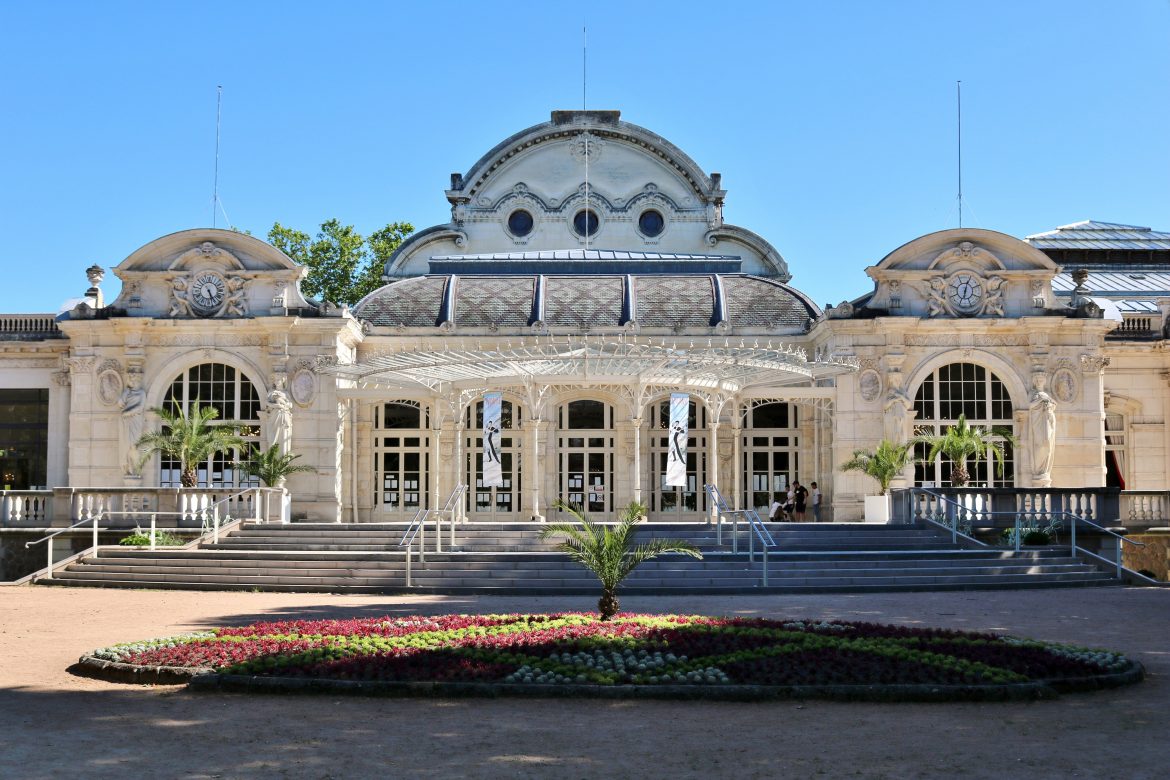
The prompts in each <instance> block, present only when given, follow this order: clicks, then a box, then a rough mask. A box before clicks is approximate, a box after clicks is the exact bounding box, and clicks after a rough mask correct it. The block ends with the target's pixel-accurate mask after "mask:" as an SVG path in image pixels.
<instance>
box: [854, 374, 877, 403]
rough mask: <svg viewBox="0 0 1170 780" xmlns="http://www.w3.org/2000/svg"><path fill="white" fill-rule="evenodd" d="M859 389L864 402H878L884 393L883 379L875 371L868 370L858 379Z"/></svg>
mask: <svg viewBox="0 0 1170 780" xmlns="http://www.w3.org/2000/svg"><path fill="white" fill-rule="evenodd" d="M857 387H858V392H860V393H861V397H862V399H863V400H865V401H876V400H877V397H878V396H879V395H881V393H882V377H881V375H880V374H879V373H878V372H877V371H875V370H874V369H872V368H867V369H865V370H864V371H862V372H861V375H860V376H859V377H858V378H857Z"/></svg>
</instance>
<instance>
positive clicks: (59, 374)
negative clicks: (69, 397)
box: [53, 369, 71, 387]
mask: <svg viewBox="0 0 1170 780" xmlns="http://www.w3.org/2000/svg"><path fill="white" fill-rule="evenodd" d="M53 381H54V382H56V383H57V384H58V385H59V386H61V387H69V385H70V383H71V380H70V378H69V371H68V370H67V369H62V370H60V371H54V372H53Z"/></svg>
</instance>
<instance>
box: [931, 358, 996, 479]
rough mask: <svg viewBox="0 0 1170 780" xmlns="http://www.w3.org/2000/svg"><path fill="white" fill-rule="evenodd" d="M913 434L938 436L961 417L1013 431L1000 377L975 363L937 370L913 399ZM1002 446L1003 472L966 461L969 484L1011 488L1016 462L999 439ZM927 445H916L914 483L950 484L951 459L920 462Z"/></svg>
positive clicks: (953, 364) (989, 465)
mask: <svg viewBox="0 0 1170 780" xmlns="http://www.w3.org/2000/svg"><path fill="white" fill-rule="evenodd" d="M914 410H915V411H916V412H917V413H918V414H917V419H915V421H914V424H915V432H916V433H917V434H918V435H922V436H938V435H941V434H942V433H943V432H944V431H945V430H946V429H947V428H948V427H950V426H951V424H953V423H954V422H956V421H957V420H958V419H959V416H960V415H964V416H965V417H966V418H967V423H968V424H969V425H978V426H980V427H984V428H990V427H997V428H1007V429H1008V430H1010V431H1012V432H1013V433H1014V432H1015V425H1014V420H1013V417H1012V399H1011V396H1010V395H1009V394H1008V391H1007V387H1006V386H1005V385H1004V383H1003V382H1002V381H1000V379H999V377H997V376H996V375H995V374H994V373H992V372H991V371H988V370H987V369H986V368H984V367H983V366H980V365H977V364H975V363H950V364H948V365H945V366H940V367H939V368H938V369H936V370H935V371H934V372H933V373H932V374H931V375H930V376H929V377H927V378H926V380H925V381H924V382H923V383H922V385H921V386H920V387H919V388H918V394H917V395H916V396H915V398H914ZM1001 444H1002V445H1003V450H1004V464H1003V473H1002V475H1001V474H999V473H998V472H997V471H996V470H995V468H994V467H993V466H992V465H991V464H989V463H988V462H987V461H986V460H979V461H977V462H971V463H968V464H967V469H968V471H970V472H971V479H970V481H969V482H968V484H969V485H970V486H971V487H1012V486H1013V485H1015V463H1014V453H1013V452H1012V447H1011V444H1009V443H1008V442H1006V441H1005V442H1001ZM929 452H930V448H929V447H928V446H927V445H925V444H919V445H916V447H915V456H916V460H917V464H916V465H915V467H914V484H916V485H918V486H920V487H922V486H927V487H929V486H943V485H949V484H950V479H951V466H952V463H951V461H949V460H947V459H946V458H944V457H943V456H941V455H940V456H939V457H938V458H937V459H936V460H935V461H934V462H933V463H924V462H923V461H924V460H925V458H926V456H927V454H929Z"/></svg>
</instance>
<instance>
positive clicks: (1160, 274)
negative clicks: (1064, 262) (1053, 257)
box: [1052, 269, 1170, 298]
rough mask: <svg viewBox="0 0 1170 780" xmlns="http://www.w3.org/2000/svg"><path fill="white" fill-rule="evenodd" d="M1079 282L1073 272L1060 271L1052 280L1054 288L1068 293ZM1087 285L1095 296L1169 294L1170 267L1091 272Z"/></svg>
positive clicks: (1163, 295)
mask: <svg viewBox="0 0 1170 780" xmlns="http://www.w3.org/2000/svg"><path fill="white" fill-rule="evenodd" d="M1074 287H1076V284H1075V283H1074V282H1073V280H1072V274H1071V273H1068V272H1063V273H1059V274H1057V275H1056V278H1054V279H1053V280H1052V291H1053V292H1054V293H1056V294H1057V295H1061V294H1066V295H1067V294H1069V293H1071V292H1072V289H1073V288H1074ZM1085 287H1086V288H1088V291H1089V293H1090V294H1092V295H1101V296H1104V297H1106V298H1117V297H1127V298H1145V297H1150V298H1162V297H1170V269H1168V270H1166V271H1090V273H1089V278H1088V281H1086V282H1085Z"/></svg>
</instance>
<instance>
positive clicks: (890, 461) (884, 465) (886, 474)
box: [841, 439, 914, 496]
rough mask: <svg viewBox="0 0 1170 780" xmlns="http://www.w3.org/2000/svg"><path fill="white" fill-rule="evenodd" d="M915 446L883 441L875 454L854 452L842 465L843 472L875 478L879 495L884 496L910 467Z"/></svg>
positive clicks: (861, 451) (860, 451) (865, 451)
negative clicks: (858, 472) (896, 479)
mask: <svg viewBox="0 0 1170 780" xmlns="http://www.w3.org/2000/svg"><path fill="white" fill-rule="evenodd" d="M913 446H914V445H913V444H895V443H894V442H892V441H889V440H888V439H882V440H881V442H880V443H879V444H878V446H877V449H876V450H874V451H873V452H870V451H868V450H854V451H853V457H852V458H850V459H849V460H847V461H845V462H844V463H842V464H841V470H842V471H860V472H861V473H862V474H865V475H866V476H869V477H873V478H874V480H876V481H877V483H878V495H879V496H884V495H885V494H886V492H887V491H888V490H889V489H890V483H891V482H893V481H894V479H895V478H896V477H897V476H898V475H899V474H901V473H902V472H903V471H905V470H906V467H907V466H909V465H910V462H911V460H912V457H911V452H910V451H911V448H912V447H913Z"/></svg>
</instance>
